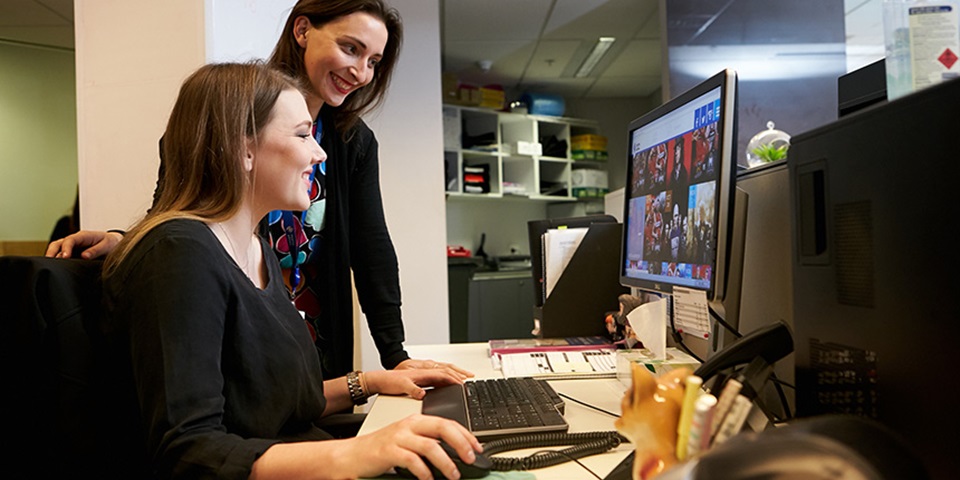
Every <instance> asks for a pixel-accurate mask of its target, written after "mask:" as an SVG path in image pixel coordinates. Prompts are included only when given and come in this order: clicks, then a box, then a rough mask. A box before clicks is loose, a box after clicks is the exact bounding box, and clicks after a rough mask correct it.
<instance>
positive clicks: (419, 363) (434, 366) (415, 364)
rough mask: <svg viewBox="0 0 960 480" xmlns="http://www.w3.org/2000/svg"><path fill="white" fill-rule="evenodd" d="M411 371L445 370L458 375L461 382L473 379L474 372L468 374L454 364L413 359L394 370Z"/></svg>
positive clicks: (403, 362) (405, 361) (401, 363)
mask: <svg viewBox="0 0 960 480" xmlns="http://www.w3.org/2000/svg"><path fill="white" fill-rule="evenodd" d="M411 369H420V370H443V371H446V372H448V373H451V374H453V375H456V376H457V377H459V378H460V380H466V379H468V378H472V377H473V373H472V372H468V371H466V370H464V369H462V368H460V367H458V366H456V365H454V364H452V363H443V362H437V361H434V360H416V359H413V358H408V359H406V360H404V361H402V362H400V364H399V365H397V367H396V368H395V369H394V370H411Z"/></svg>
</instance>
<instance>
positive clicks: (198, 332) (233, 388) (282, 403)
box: [104, 220, 330, 478]
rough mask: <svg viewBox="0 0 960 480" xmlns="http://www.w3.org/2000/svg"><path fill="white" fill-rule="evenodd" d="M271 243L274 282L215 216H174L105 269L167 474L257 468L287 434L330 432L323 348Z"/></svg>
mask: <svg viewBox="0 0 960 480" xmlns="http://www.w3.org/2000/svg"><path fill="white" fill-rule="evenodd" d="M261 247H262V248H263V250H264V253H265V255H264V258H265V261H266V265H267V271H268V280H267V284H266V287H265V288H264V290H259V289H258V288H256V287H255V286H254V284H253V283H252V282H251V281H250V279H249V278H247V276H246V275H245V274H244V273H243V272H242V271H241V270H240V268H239V267H238V266H237V264H236V263H235V262H234V261H233V259H232V258H231V257H230V256H229V255H228V254H227V252H226V250H224V248H223V246H222V245H221V244H220V242H219V240H217V238H216V236H215V235H214V234H213V232H211V231H210V229H209V228H208V227H207V226H206V225H205V224H204V223H201V222H199V221H194V220H172V221H169V222H167V223H164V224H162V225H160V226H158V227H156V228H154V229H153V230H152V231H150V232H149V233H147V234H146V235H145V236H144V238H143V239H142V240H141V241H140V242H139V243H138V244H137V245H136V246H135V247H134V248H133V250H132V251H131V252H130V253H129V256H128V257H127V258H126V259H125V260H124V261H123V263H122V264H121V265H120V266H119V268H118V269H117V270H116V272H115V273H114V274H113V275H111V276H110V277H108V278H106V279H105V280H104V296H105V302H106V308H107V318H108V321H107V325H108V326H109V327H110V328H111V333H112V334H113V335H118V336H119V338H121V339H123V340H125V341H127V342H129V343H128V345H129V351H128V352H129V354H130V357H131V364H132V377H133V384H134V385H135V388H136V396H137V399H138V402H139V406H140V409H141V418H142V419H143V421H144V422H145V423H146V424H147V432H146V438H147V455H148V457H149V458H150V459H151V462H150V463H151V467H152V469H153V473H154V474H156V475H158V476H160V477H165V478H166V477H183V478H247V476H248V475H249V473H250V467H251V465H252V464H253V462H254V461H255V460H256V459H257V457H259V455H260V454H262V453H263V452H264V451H265V450H266V449H267V448H268V447H269V446H270V445H272V444H274V443H276V442H278V441H280V440H282V439H328V438H330V437H329V436H328V435H326V434H325V432H323V431H321V430H319V429H318V428H316V427H315V426H314V425H313V422H314V421H315V420H317V419H319V418H320V416H321V413H322V412H323V410H324V408H325V405H326V401H325V399H324V397H323V378H322V375H321V373H320V364H319V360H318V356H317V351H316V349H315V347H314V345H313V344H312V343H311V340H310V336H309V334H308V330H307V327H306V324H305V323H304V321H303V319H302V318H301V316H300V314H299V312H297V311H296V309H294V308H293V306H292V304H291V302H290V298H289V296H288V294H287V291H286V288H285V287H284V284H283V282H282V280H281V277H280V275H281V271H280V267H279V265H278V263H277V261H276V259H275V258H274V257H273V256H272V255H270V254H269V250H268V247H267V245H266V244H265V243H263V242H261Z"/></svg>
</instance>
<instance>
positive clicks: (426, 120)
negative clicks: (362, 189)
mask: <svg viewBox="0 0 960 480" xmlns="http://www.w3.org/2000/svg"><path fill="white" fill-rule="evenodd" d="M389 3H390V4H391V5H393V6H394V7H396V8H397V10H399V11H400V16H401V17H402V18H403V24H404V27H403V30H404V40H403V50H402V52H401V54H400V63H399V64H398V65H397V70H396V72H395V74H394V78H393V84H392V85H391V87H390V94H389V95H388V96H387V100H386V102H385V103H384V105H383V107H382V108H381V109H380V110H378V111H377V112H375V113H374V114H373V115H371V116H369V117H368V118H367V119H366V120H367V123H369V125H370V127H371V128H372V129H373V130H374V131H375V132H377V139H378V140H379V141H380V186H381V189H382V191H383V203H384V210H385V211H386V215H387V225H388V226H389V227H390V235H391V237H392V239H393V244H394V246H395V247H396V249H397V256H398V257H399V259H400V287H401V291H402V292H403V318H404V322H403V323H404V329H405V330H406V334H407V344H408V345H420V344H436V343H447V342H448V341H449V338H450V333H449V330H450V328H449V323H448V322H447V315H448V308H447V263H446V250H445V240H444V239H445V232H446V221H445V216H444V198H445V195H444V187H443V175H444V173H443V168H442V165H443V162H442V159H443V118H442V105H441V95H440V92H441V87H440V78H441V71H440V5H439V2H438V1H436V0H433V1H423V0H389ZM364 332H366V327H365V326H364ZM360 338H361V339H362V341H363V342H364V345H363V352H364V357H363V366H364V367H365V368H368V369H369V368H374V367H377V366H379V359H378V358H377V356H376V354H375V352H376V349H375V348H374V347H373V341H372V340H371V339H370V335H368V334H364V335H362V336H361V337H360ZM368 352H373V353H370V354H368Z"/></svg>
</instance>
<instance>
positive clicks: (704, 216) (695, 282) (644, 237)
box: [625, 100, 720, 288]
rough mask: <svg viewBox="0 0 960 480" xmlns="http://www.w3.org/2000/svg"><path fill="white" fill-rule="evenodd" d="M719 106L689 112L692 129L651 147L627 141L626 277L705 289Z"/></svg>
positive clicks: (709, 267)
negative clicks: (675, 281) (672, 281)
mask: <svg viewBox="0 0 960 480" xmlns="http://www.w3.org/2000/svg"><path fill="white" fill-rule="evenodd" d="M718 109H719V100H716V101H711V102H709V103H707V104H706V105H703V106H701V107H700V108H697V109H696V110H694V111H693V112H688V114H690V113H692V115H693V117H694V119H693V122H692V123H693V129H692V130H687V131H683V132H682V133H680V134H679V135H676V136H674V137H672V138H669V139H668V140H665V141H661V142H659V143H656V144H653V145H651V146H646V147H645V146H644V145H643V142H642V140H638V139H636V138H634V139H631V143H632V144H633V147H634V148H633V153H632V158H631V160H630V168H631V169H632V171H631V172H630V179H631V184H630V185H629V186H628V198H629V200H628V201H629V202H631V205H630V206H629V209H628V211H629V212H630V215H631V216H632V217H633V218H629V219H627V224H628V225H627V228H628V230H629V233H628V235H629V237H628V243H627V255H626V260H625V261H626V262H627V265H626V269H627V274H628V275H630V276H634V277H637V278H649V279H652V280H655V279H657V278H662V277H674V278H675V279H687V280H689V282H678V283H686V284H689V285H691V286H699V287H703V288H708V287H709V284H710V279H711V277H712V271H711V270H712V268H713V267H712V265H713V261H714V260H713V258H714V249H715V248H716V245H715V243H716V232H715V230H714V228H715V225H714V222H715V218H716V205H715V202H716V195H715V193H716V192H715V189H716V180H717V170H718V169H717V166H718V165H717V162H718V155H720V152H719V139H718V137H717V133H718V132H717V120H718V118H717V113H718V111H717V110H718ZM687 125H689V121H688V123H687Z"/></svg>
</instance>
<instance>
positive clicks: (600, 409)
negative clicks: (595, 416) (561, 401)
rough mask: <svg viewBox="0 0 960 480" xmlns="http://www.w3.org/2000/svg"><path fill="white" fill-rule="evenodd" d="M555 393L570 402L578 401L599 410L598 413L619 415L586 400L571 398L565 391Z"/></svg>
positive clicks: (614, 416)
mask: <svg viewBox="0 0 960 480" xmlns="http://www.w3.org/2000/svg"><path fill="white" fill-rule="evenodd" d="M557 395H560V396H561V397H563V398H566V399H567V400H570V401H571V402H574V403H579V404H580V405H583V406H584V407H587V408H591V409H593V410H596V411H598V412H600V413H605V414H607V415H610V416H611V417H613V418H620V415H617V414H616V413H613V412H611V411H609V410H604V409H602V408H600V407H598V406H596V405H590V404H589V403H586V402H584V401H582V400H577V399H576V398H573V397H571V396H570V395H567V394H565V393H560V392H557Z"/></svg>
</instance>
